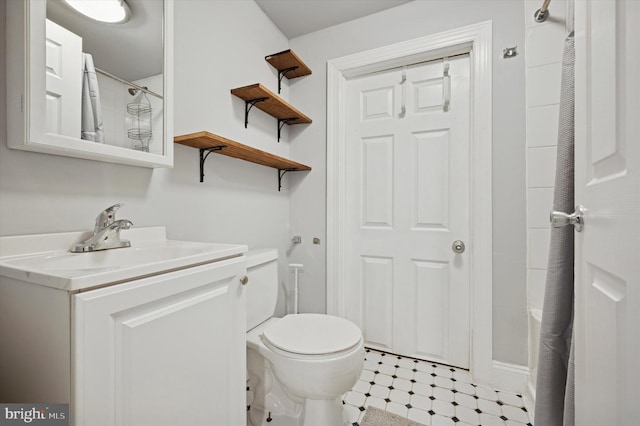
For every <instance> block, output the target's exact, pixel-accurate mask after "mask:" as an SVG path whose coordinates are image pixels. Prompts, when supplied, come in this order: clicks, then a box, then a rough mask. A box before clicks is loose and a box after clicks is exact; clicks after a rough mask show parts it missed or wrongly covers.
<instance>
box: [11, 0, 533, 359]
mask: <svg viewBox="0 0 640 426" xmlns="http://www.w3.org/2000/svg"><path fill="white" fill-rule="evenodd" d="M175 9H176V20H175V33H176V35H175V94H176V95H175V103H174V105H175V108H174V110H175V133H176V135H179V134H184V133H189V132H195V131H200V130H209V131H212V132H214V133H218V134H221V135H222V136H225V137H228V138H231V139H236V140H238V141H240V142H243V143H246V144H249V145H253V146H255V147H257V148H259V149H263V150H267V151H271V152H273V153H275V154H277V155H282V156H287V157H288V156H290V157H291V158H293V159H294V160H296V161H300V162H302V163H305V164H308V165H310V166H312V167H313V171H311V172H310V173H297V174H296V173H289V174H288V175H287V176H288V177H287V178H285V182H284V183H285V186H284V187H283V191H282V192H280V193H279V192H278V191H277V188H276V185H277V180H276V171H275V170H273V169H269V168H265V167H262V166H257V165H253V164H250V163H246V162H242V161H240V160H235V159H230V158H227V157H224V156H217V155H212V156H210V157H209V159H208V160H207V164H206V168H205V173H206V176H205V182H204V183H202V184H201V183H199V182H198V153H197V150H195V149H192V148H188V147H183V146H180V145H178V146H176V149H175V167H174V168H173V169H170V170H166V169H159V170H154V171H151V170H148V169H142V168H136V167H130V166H120V165H112V164H107V163H98V162H93V161H88V160H80V159H71V158H64V157H59V156H51V155H43V154H35V153H26V152H20V151H15V150H9V149H8V148H7V147H6V140H5V139H6V135H5V134H4V133H5V132H4V129H5V128H6V126H7V123H6V119H5V117H6V113H5V112H6V111H5V105H4V100H5V97H6V96H5V88H4V87H2V88H1V89H0V235H16V234H32V233H42V232H60V231H71V230H80V229H86V230H88V229H91V227H92V226H93V219H94V217H95V215H96V214H97V213H98V211H99V210H100V209H102V208H103V207H106V206H108V205H110V204H112V203H115V202H119V201H122V202H124V203H125V204H126V206H125V207H124V208H123V209H122V210H121V211H120V217H126V218H129V219H131V220H133V222H134V223H135V224H136V225H137V226H153V225H165V226H167V229H168V233H169V237H170V238H174V239H191V240H200V241H219V242H240V243H246V244H249V245H251V246H275V247H278V248H279V249H280V251H281V253H282V254H284V253H286V252H288V251H289V252H290V253H291V255H290V259H286V258H284V256H282V257H281V261H280V263H281V267H280V277H281V281H287V278H289V276H288V271H287V269H286V268H285V266H286V264H287V263H288V261H291V262H296V263H304V264H305V271H304V272H303V273H302V274H301V288H300V293H301V295H300V298H301V300H300V309H301V311H303V312H305V311H306V312H324V311H325V303H326V302H325V295H326V286H325V267H326V256H325V240H324V238H325V223H326V214H325V206H326V203H325V195H326V190H325V181H326V132H325V129H326V73H325V66H326V61H327V60H329V59H332V58H336V57H340V56H344V55H348V54H352V53H356V52H359V51H363V50H367V49H371V48H375V47H379V46H384V45H388V44H392V43H396V42H399V41H404V40H409V39H412V38H416V37H421V36H424V35H428V34H434V33H437V32H440V31H444V30H448V29H452V28H456V27H460V26H464V25H469V24H472V23H477V22H481V21H485V20H493V29H494V34H493V40H494V47H493V72H494V79H493V103H494V104H493V117H494V118H493V123H492V124H493V136H494V137H493V161H494V166H493V175H494V178H493V207H494V218H493V229H494V233H493V243H494V249H493V257H494V265H493V275H494V290H493V305H494V306H493V309H494V326H493V327H494V330H493V335H494V342H493V350H494V359H496V360H500V361H503V362H507V363H514V364H521V365H524V364H526V362H527V337H526V336H527V316H526V287H525V282H526V260H525V259H526V227H525V226H524V224H523V223H522V218H523V217H525V214H526V205H525V193H526V191H525V188H526V186H525V185H526V183H525V182H526V179H525V121H524V116H525V98H524V96H525V95H524V93H525V82H524V78H525V73H524V55H523V54H522V52H523V45H524V27H525V24H524V22H523V15H524V13H523V3H522V2H512V1H502V0H487V1H481V2H480V1H477V0H465V1H457V0H433V1H424V0H416V1H414V2H411V3H408V4H406V5H403V6H400V7H397V8H394V9H391V10H388V11H385V12H381V13H378V14H375V15H372V16H369V17H366V18H363V19H360V20H355V21H351V22H347V23H345V24H342V25H339V26H336V27H333V28H330V29H327V30H323V31H318V32H316V33H312V34H309V35H306V36H302V37H299V38H296V39H293V40H291V41H290V42H288V41H287V40H286V38H285V37H284V36H283V35H282V34H281V33H280V32H279V31H278V30H277V29H276V27H275V26H274V25H273V24H272V23H271V22H270V21H269V20H268V19H267V18H266V17H265V16H264V14H263V13H262V11H261V10H260V9H259V8H258V6H257V5H256V4H255V3H254V2H252V1H235V0H216V1H210V0H180V1H176V2H175ZM0 10H2V12H4V3H2V6H0ZM3 14H4V13H3ZM2 32H3V33H4V24H3V28H2ZM513 45H518V46H519V48H520V52H521V54H520V55H519V56H517V57H515V58H513V59H509V60H504V59H502V49H503V48H505V47H510V46H513ZM288 47H291V48H293V49H294V50H295V51H296V53H298V54H299V55H300V56H301V57H302V58H303V60H304V61H305V62H306V63H307V64H308V65H309V66H310V67H311V68H312V69H313V74H312V75H311V76H307V77H303V78H299V79H295V80H290V81H285V84H284V88H283V97H285V99H286V98H290V101H291V103H292V104H293V105H295V106H296V107H297V108H299V109H300V110H301V111H303V112H304V113H305V114H307V115H309V116H310V117H311V118H312V119H313V120H314V122H313V123H312V124H311V125H299V126H285V127H286V128H285V132H284V137H283V141H282V142H281V143H279V144H278V143H276V142H275V140H276V136H275V129H276V124H275V120H274V119H273V118H271V117H269V116H266V115H265V114H264V113H262V112H260V111H252V113H251V116H250V119H249V121H250V122H249V128H248V129H244V127H243V118H244V117H243V112H244V105H243V103H242V102H241V101H240V100H238V99H236V98H234V97H233V96H232V95H230V93H229V89H231V88H233V87H237V86H241V85H246V84H251V83H256V82H261V83H262V84H264V85H266V86H267V87H269V88H270V89H271V90H274V91H275V90H276V88H277V79H276V78H277V77H276V76H277V72H275V70H273V69H272V68H271V67H270V66H269V65H268V64H267V63H266V62H265V61H264V59H263V58H264V56H265V55H266V54H269V53H275V52H278V51H280V50H284V49H286V48H288ZM1 49H2V51H3V52H2V55H0V56H1V57H2V62H3V63H4V60H5V55H4V46H2V48H1ZM3 63H2V64H0V65H1V66H2V69H4V64H3ZM289 93H290V95H291V96H290V97H289ZM289 154H290V155H289ZM289 198H290V200H289ZM329 214H330V213H329ZM295 234H300V235H302V236H303V241H304V243H303V244H302V245H301V246H294V247H292V246H291V245H290V244H289V241H290V237H291V236H292V235H295ZM313 237H319V238H320V239H321V244H319V245H314V244H312V243H311V240H312V238H313ZM279 311H280V312H282V311H283V306H282V301H281V303H280V309H279Z"/></svg>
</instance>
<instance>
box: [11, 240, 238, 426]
mask: <svg viewBox="0 0 640 426" xmlns="http://www.w3.org/2000/svg"><path fill="white" fill-rule="evenodd" d="M238 247H242V246H238ZM118 250H126V249H118ZM0 264H2V262H0ZM0 272H2V276H0V401H2V402H20V403H35V402H42V403H67V402H69V403H70V414H71V425H76V426H85V425H86V426H88V425H91V426H116V425H117V426H124V425H132V426H146V425H149V426H151V425H153V426H162V425H167V426H169V425H171V426H175V425H193V426H200V425H202V426H205V425H211V426H218V425H241V424H244V423H245V421H246V420H245V413H246V403H245V386H246V385H245V381H244V377H245V368H246V366H245V353H246V348H245V323H246V306H245V295H244V286H243V285H242V283H241V278H242V277H243V275H244V274H246V258H245V257H244V256H242V252H240V253H238V254H236V255H234V256H232V257H228V256H227V257H223V258H222V259H221V260H217V261H213V262H210V263H204V264H202V263H201V264H198V265H196V266H191V267H187V268H184V269H177V270H172V271H168V272H163V273H160V274H155V275H151V276H145V277H142V278H137V279H132V280H129V281H126V282H122V283H119V284H114V285H105V286H103V287H99V288H93V289H88V290H86V291H84V290H79V291H78V290H73V291H69V290H68V289H60V288H53V287H52V286H46V285H42V284H35V283H32V282H26V281H25V280H21V279H18V278H17V277H16V276H14V277H11V276H7V275H16V274H13V273H11V272H9V273H7V271H6V270H3V271H0ZM31 274H32V275H34V273H33V272H32V273H31Z"/></svg>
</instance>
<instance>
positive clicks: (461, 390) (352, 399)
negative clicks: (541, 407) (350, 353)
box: [343, 349, 532, 426]
mask: <svg viewBox="0 0 640 426" xmlns="http://www.w3.org/2000/svg"><path fill="white" fill-rule="evenodd" d="M343 402H344V409H345V413H346V416H347V419H348V421H349V422H351V423H352V424H353V425H354V426H357V425H359V423H360V422H361V421H362V418H363V417H364V413H365V410H366V408H367V407H369V406H372V407H377V408H380V409H382V410H386V411H389V412H391V413H395V414H398V415H400V416H403V417H407V418H409V419H411V420H413V421H415V422H418V423H421V424H424V425H428V426H525V425H528V426H532V421H531V419H530V418H529V417H530V416H529V413H528V412H527V409H526V408H524V402H523V400H522V396H521V395H516V394H514V393H510V392H503V391H496V390H493V389H490V388H488V387H486V386H482V385H476V384H474V383H471V375H470V374H469V372H468V371H466V370H461V369H457V368H452V367H449V366H446V365H441V364H435V363H432V362H427V361H418V360H414V359H412V358H403V357H400V356H396V355H393V354H387V353H384V352H379V351H375V350H373V349H367V352H366V356H365V362H364V370H363V371H362V375H361V376H360V380H359V381H358V383H356V385H355V386H354V387H353V389H351V391H349V392H347V393H346V394H344V396H343Z"/></svg>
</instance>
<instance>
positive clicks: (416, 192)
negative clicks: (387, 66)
mask: <svg viewBox="0 0 640 426" xmlns="http://www.w3.org/2000/svg"><path fill="white" fill-rule="evenodd" d="M469 96H470V95H469V57H468V55H463V56H458V57H454V58H450V59H447V60H438V61H431V62H427V63H423V64H416V65H413V66H409V67H406V68H405V69H403V68H396V69H392V70H388V71H384V72H380V73H375V74H369V75H365V76H362V77H357V78H354V79H352V80H350V81H349V82H348V89H347V98H346V102H347V105H346V111H347V120H346V122H347V124H346V133H347V136H346V143H347V147H346V156H347V160H346V164H347V172H346V176H347V178H346V191H347V197H348V199H347V200H348V201H347V203H348V204H349V206H348V208H347V211H348V213H347V227H346V232H347V236H348V238H347V241H348V243H347V250H346V252H347V255H348V261H347V264H348V266H347V274H348V277H349V278H348V279H347V285H348V286H349V288H348V290H347V292H346V295H347V296H346V297H347V302H346V306H347V316H348V318H349V319H351V320H353V321H355V322H356V323H357V324H358V325H359V326H360V327H361V328H362V330H363V332H364V334H365V338H366V341H367V345H368V346H371V347H374V348H379V349H382V350H388V351H391V352H394V353H399V354H403V355H408V356H414V357H418V358H425V359H430V360H434V361H441V362H444V363H447V364H452V365H456V366H460V367H468V366H469V262H468V250H470V249H471V247H470V242H469V176H470V173H469V149H470V146H469V144H470V141H469ZM456 240H460V241H462V242H464V243H465V244H466V245H467V247H466V250H467V251H466V252H462V253H454V251H453V250H452V243H453V242H454V241H456Z"/></svg>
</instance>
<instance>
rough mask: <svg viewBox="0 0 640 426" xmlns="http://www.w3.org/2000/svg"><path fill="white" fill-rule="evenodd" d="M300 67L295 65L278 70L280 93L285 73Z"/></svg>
mask: <svg viewBox="0 0 640 426" xmlns="http://www.w3.org/2000/svg"><path fill="white" fill-rule="evenodd" d="M298 68H300V67H298V66H297V65H295V66H293V67H289V68H285V69H281V70H278V94H280V91H281V90H282V79H283V78H284V77H285V74H286V73H288V72H291V71H295V70H297V69H298Z"/></svg>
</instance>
